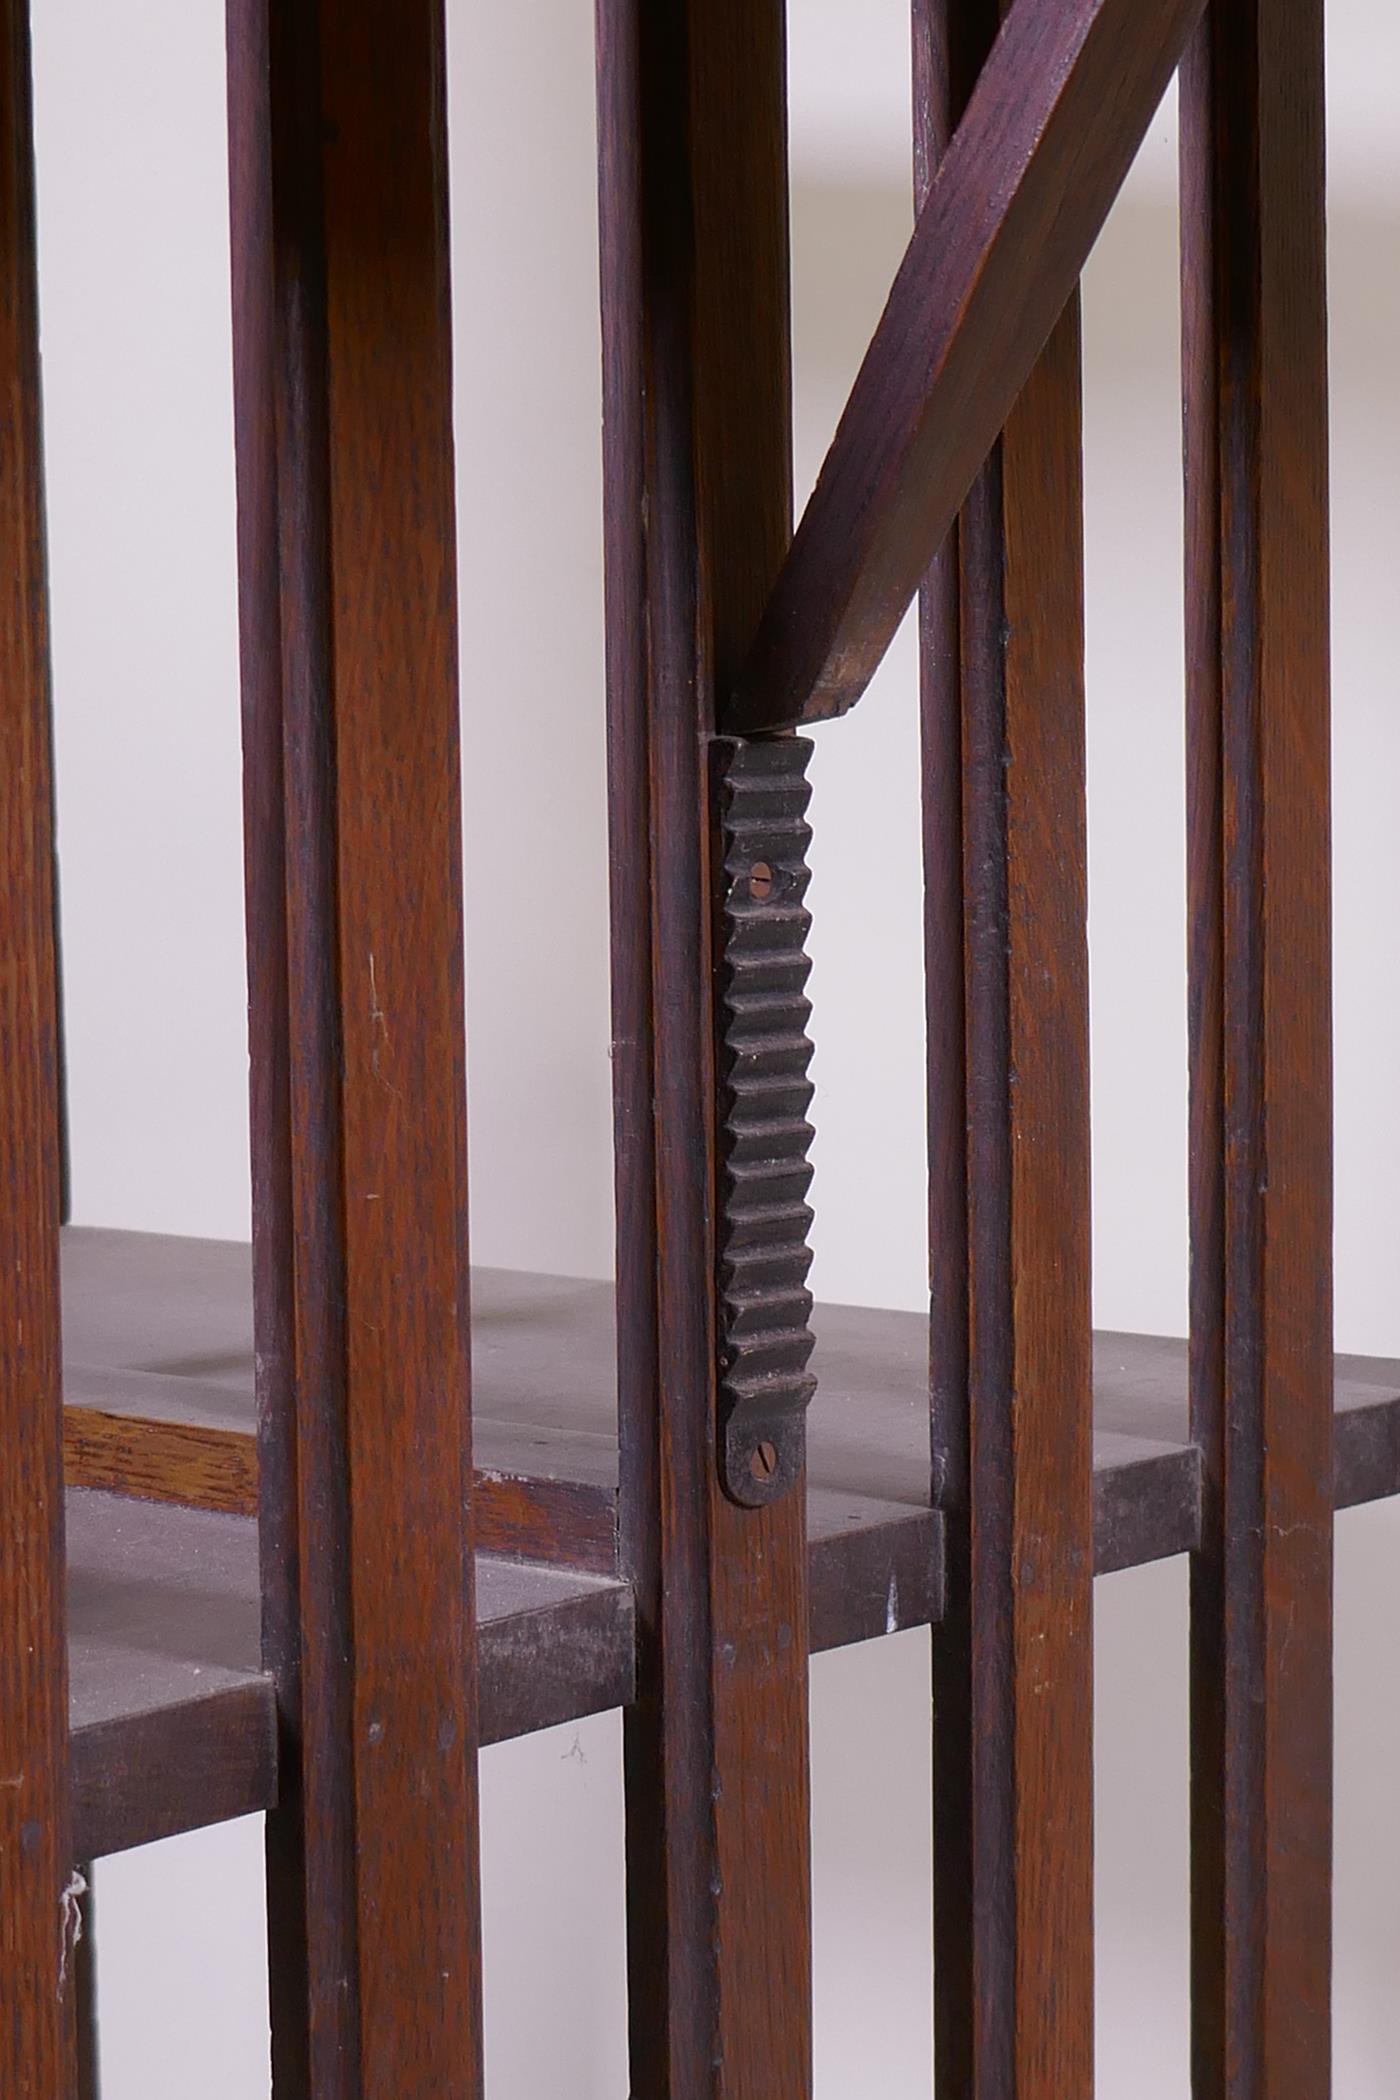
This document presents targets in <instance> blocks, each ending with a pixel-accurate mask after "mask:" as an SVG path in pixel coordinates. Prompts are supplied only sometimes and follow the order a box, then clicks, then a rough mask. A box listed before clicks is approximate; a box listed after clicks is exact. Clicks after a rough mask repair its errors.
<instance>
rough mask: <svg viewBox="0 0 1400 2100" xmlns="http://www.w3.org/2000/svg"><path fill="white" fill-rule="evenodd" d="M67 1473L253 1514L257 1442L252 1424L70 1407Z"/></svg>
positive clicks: (147, 1494)
mask: <svg viewBox="0 0 1400 2100" xmlns="http://www.w3.org/2000/svg"><path fill="white" fill-rule="evenodd" d="M63 1475H64V1479H65V1481H66V1482H67V1484H68V1486H69V1487H80V1488H109V1489H111V1490H112V1491H113V1492H114V1493H116V1494H120V1495H135V1496H138V1497H140V1498H141V1499H142V1500H145V1501H149V1502H178V1503H181V1504H183V1505H184V1507H186V1508H187V1509H221V1510H227V1511H228V1512H229V1513H230V1514H231V1515H235V1516H245V1517H251V1516H253V1515H255V1514H256V1511H257V1507H258V1446H257V1438H256V1437H255V1436H254V1434H253V1432H252V1430H251V1429H248V1430H246V1431H245V1430H236V1429H234V1430H226V1429H222V1430H221V1429H203V1428H199V1427H196V1426H193V1425H191V1424H188V1423H184V1422H161V1421H153V1420H151V1419H150V1418H149V1417H147V1416H143V1415H128V1414H118V1413H115V1412H113V1411H112V1410H109V1409H106V1408H97V1407H65V1408H64V1410H63Z"/></svg>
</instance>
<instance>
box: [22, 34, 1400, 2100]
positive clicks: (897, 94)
mask: <svg viewBox="0 0 1400 2100" xmlns="http://www.w3.org/2000/svg"><path fill="white" fill-rule="evenodd" d="M449 12H450V21H451V35H452V89H453V109H452V115H453V122H454V170H453V179H454V252H455V261H456V266H457V282H458V287H459V289H458V295H457V363H458V382H459V392H458V475H459V489H460V497H461V528H460V530H461V570H462V638H463V645H462V658H463V710H464V722H465V736H466V747H467V753H466V765H465V815H466V833H467V840H466V853H467V874H468V896H469V907H468V916H469V927H468V968H469V977H470V995H469V1034H470V1044H469V1049H470V1083H471V1104H470V1105H471V1113H472V1146H473V1152H472V1174H473V1206H474V1208H473V1236H474V1241H475V1247H476V1252H477V1255H478V1258H480V1259H482V1260H487V1261H494V1262H501V1263H506V1264H514V1265H519V1266H536V1267H540V1268H555V1269H562V1270H569V1271H574V1272H577V1273H591V1274H598V1275H602V1274H606V1273H607V1270H608V1267H609V1262H610V1231H611V1222H610V1185H609V1181H610V1169H609V1132H608V1065H607V1039H608V1016H607V971H606V921H605V913H606V898H605V867H606V862H605V854H606V842H605V832H604V809H603V710H602V647H601V612H600V588H601V586H600V557H599V546H598V517H599V504H600V495H599V463H598V414H599V408H598V378H597V355H598V348H597V320H596V257H595V247H594V224H593V209H594V207H593V167H592V154H593V126H592V100H591V95H592V88H591V48H590V39H591V9H590V8H589V7H588V6H587V4H586V0H547V4H546V0H540V4H537V5H535V6H533V7H530V8H511V9H501V8H486V7H482V6H475V5H470V4H468V0H450V9H449ZM221 15H222V10H221V8H220V6H219V0H144V4H143V5H142V6H141V7H140V8H137V9H113V8H110V7H109V6H106V5H103V4H101V0H34V16H35V38H36V71H37V97H38V104H37V107H38V124H39V148H40V214H41V244H42V266H43V311H44V353H45V380H46V387H47V418H48V422H47V428H48V448H49V450H48V463H49V474H50V491H51V496H50V514H51V547H52V575H53V598H54V663H55V684H56V705H57V721H58V756H59V821H60V850H61V854H62V880H63V902H64V936H65V949H66V964H67V988H68V1023H69V1031H70V1037H69V1056H70V1071H71V1110H72V1129H73V1160H74V1214H75V1216H76V1217H77V1218H78V1219H79V1220H80V1221H82V1222H86V1223H96V1224H124V1225H131V1226H141V1227H147V1228H159V1229H162V1230H166V1231H174V1232H191V1233H214V1234H224V1235H229V1236H233V1235H245V1234H246V1232H247V1212H248V1175H247V1137H246V1106H245V1082H246V1061H245V1048H244V1025H243V1006H244V994H243V962H242V926H241V861H240V843H239V789H238V732H237V696H236V658H235V637H234V570H233V525H232V487H233V480H232V457H231V446H232V436H231V423H230V407H229V360H228V347H227V345H228V294H227V282H226V277H227V249H226V224H225V217H226V202H225V188H224V160H223V155H224V133H223V84H222V20H221ZM791 17H792V44H793V62H792V76H793V97H794V103H793V165H794V297H795V314H796V337H797V402H796V408H797V433H798V477H799V484H800V485H802V486H805V485H806V483H808V482H809V481H810V479H811V476H812V475H813V474H814V472H815V470H816V467H817V465H818V463H819V461H820V457H821V452H822V448H823V446H824V444H825V442H826V439H827V437H828V435H829V433H830V430H831V427H832V424H833V420H834V417H835V414H836V412H837V409H838V408H839V405H840V402H841V400H842V398H843V396H844V393H845V390H846V387H847V385H848V384H849V380H850V378H851V376H852V374H853V371H854V368H855V364H856V362H857V360H858V358H859V355H860V352H861V349H862V348H863V346H864V343H865V341H866V339H867V337H868V334H869V331H870V328H871V326H872V325H873V322H874V320H875V318H876V316H877V314H878V312H879V308H880V305H881V303H882V301H883V297H884V292H885V290H886V288H887V286H888V281H889V277H890V274H891V272H892V269H893V266H894V263H895V261H896V260H897V258H898V255H899V252H900V249H901V247H902V243H903V240H904V238H905V236H906V232H907V226H908V221H909V211H910V207H909V201H908V176H907V168H906V162H905V157H904V146H903V143H902V142H903V140H904V139H905V138H906V136H907V114H906V112H907V107H908V59H907V51H906V34H905V19H906V18H905V8H904V5H903V0H863V4H862V5H860V6H859V7H857V6H854V5H852V4H851V0H839V4H838V0H793V5H792V8H791ZM1332 17H1333V19H1332V22H1331V37H1332V51H1331V78H1332V93H1333V104H1334V124H1335V130H1334V147H1333V187H1332V253H1333V371H1334V461H1335V470H1334V488H1335V525H1334V542H1335V565H1334V590H1335V651H1334V661H1335V672H1336V738H1335V744H1336V767H1337V821H1336V831H1337V841H1336V888H1337V921H1338V927H1337V1076H1338V1111H1337V1137H1338V1239H1337V1246H1338V1336H1339V1341H1340V1343H1341V1345H1342V1346H1343V1347H1351V1348H1356V1349H1366V1350H1376V1351H1384V1352H1387V1353H1400V1312H1398V1311H1397V1307H1396V1290H1395V1284H1396V1274H1397V1272H1396V1260H1395V1246H1396V1233H1395V1228H1394V1224H1393V1218H1392V1207H1391V1205H1390V1202H1389V1195H1390V1191H1391V1189H1392V1188H1393V1187H1394V1185H1395V1182H1396V1179H1397V1169H1400V1111H1397V1108H1396V1105H1395V1100H1394V1095H1395V1088H1394V1085H1393V1074H1394V1072H1395V1071H1396V1069H1397V1064H1400V952H1397V951H1398V949H1400V943H1398V942H1397V935H1396V925H1397V919H1396V913H1395V911H1394V909H1393V900H1394V898H1395V897H1396V895H1397V894H1400V830H1398V829H1397V827H1396V826H1395V824H1394V821H1393V815H1392V812H1393V807H1394V792H1395V791H1394V785H1393V784H1394V782H1395V781H1396V780H1397V779H1400V707H1397V704H1396V703H1397V700H1398V699H1400V672H1397V670H1396V666H1395V658H1394V651H1393V648H1392V646H1391V634H1390V629H1391V624H1392V621H1391V615H1392V611H1393V605H1394V588H1395V586H1394V579H1395V576H1396V574H1397V572H1398V571H1400V493H1397V491H1400V406H1397V389H1396V386H1395V379H1394V375H1395V371H1396V369H1397V361H1396V345H1397V342H1400V273H1397V271H1396V269H1395V268H1394V267H1393V264H1394V258H1395V255H1396V253H1397V233H1398V232H1400V144H1397V138H1400V126H1397V124H1396V112H1395V104H1394V82H1395V79H1396V76H1397V70H1400V67H1398V66H1397V61H1400V21H1397V18H1396V17H1395V16H1394V15H1393V13H1392V12H1391V11H1390V10H1385V9H1382V8H1381V7H1380V6H1379V5H1378V0H1333V7H1332ZM1172 167H1173V148H1172V143H1171V114H1170V111H1169V110H1168V111H1165V112H1164V113H1163V116H1162V117H1161V119H1160V120H1159V122H1158V124H1157V125H1156V126H1155V127H1154V131H1153V136H1152V138H1151V139H1150V140H1149V143H1148V146H1147V148H1146V149H1145V152H1144V155H1143V158H1142V161H1141V162H1140V164H1139V168H1138V170H1137V172H1136V174H1135V177H1134V181H1133V184H1132V186H1131V188H1130V191H1129V193H1128V195H1127V196H1126V197H1125V199H1124V201H1123V202H1122V203H1121V204H1120V206H1119V208H1118V210H1117V212H1116V213H1115V215H1114V218H1113V220H1112V221H1111V223H1110V226H1109V228H1108V230H1107V232H1106V233H1105V236H1104V239H1103V241H1102V243H1101V244H1100V248H1099V251H1098V252H1097V254H1096V256H1095V258H1094V261H1093V263H1092V265H1091V269H1090V272H1089V276H1088V280H1087V288H1086V366H1087V371H1086V482H1087V501H1088V519H1087V544H1088V567H1089V592H1090V598H1089V612H1090V625H1089V694H1090V768H1091V774H1090V816H1091V944H1092V962H1093V1022H1094V1059H1095V1066H1094V1082H1095V1092H1094V1109H1095V1157H1094V1166H1095V1232H1096V1265H1095V1290H1096V1300H1097V1304H1096V1311H1097V1317H1098V1319H1099V1321H1100V1323H1101V1324H1104V1325H1109V1326H1134V1327H1140V1328H1144V1329H1148V1330H1158V1331H1169V1330H1177V1331H1179V1330H1180V1329H1181V1328H1182V1326H1183V1324H1184V1293H1185V1253H1186V1234H1185V1145H1184V1085H1185V1034H1184V996H1183V986H1182V977H1183V954H1184V918H1183V908H1182V886H1183V865H1182V845H1181V832H1182V797H1183V785H1182V756H1181V640H1180V635H1181V613H1180V551H1179V550H1180V497H1179V487H1178V481H1179V452H1180V443H1179V410H1178V386H1179V378H1178V366H1177V356H1176V326H1177V323H1176V305H1175V288H1174V277H1175V251H1174V239H1175V236H1174V227H1173V204H1172ZM544 722H547V723H548V734H547V736H546V735H544V734H542V733H541V724H542V723H544ZM527 725H528V728H527ZM527 735H528V738H529V744H528V750H527V749H526V746H525V739H526V737H527ZM838 745H839V748H840V757H839V758H835V757H833V756H832V755H831V754H832V753H833V751H834V750H835V749H836V747H837V746H838ZM527 759H528V764H529V768H530V775H531V779H532V781H533V783H534V785H535V786H536V788H537V789H540V790H542V792H541V797H540V801H539V803H538V805H537V806H535V807H534V808H526V807H523V806H522V805H521V804H520V803H519V802H518V801H517V800H515V799H513V798H512V796H511V794H510V792H509V787H510V782H511V781H512V779H515V778H519V777H523V775H524V772H525V761H526V760H527ZM815 770H816V781H817V786H816V825H817V834H818V846H817V853H816V875H815V880H814V884H813V905H814V910H815V914H816V932H815V935H814V951H815V969H814V996H815V999H816V1003H817V1024H816V1026H817V1035H818V1042H819V1059H818V1066H817V1078H818V1083H819V1095H818V1111H817V1120H818V1123H819V1152H818V1189H817V1203H818V1210H819V1219H820V1222H819V1227H818V1272H817V1277H816V1282H817V1285H818V1288H819V1290H820V1291H821V1292H822V1293H823V1294H824V1295H826V1296H828V1297H834V1298H844V1299H847V1300H863V1301H865V1302H869V1303H877V1304H890V1305H916V1304H918V1303H919V1301H920V1298H921V1294H922V1290H923V1276H924V1273H925V1251H924V1240H923V1233H924V1225H923V1201H924V1198H923V1186H922V1178H921V1151H922V1145H921V1130H922V1115H923V1106H922V1078H921V1064H922V1049H921V1000H922V992H921V987H920V981H919V952H920V948H919V943H920V935H919V873H918V810H917V738H916V725H915V712H914V671H913V652H912V648H911V646H910V637H909V635H908V633H907V632H906V633H905V634H903V635H901V637H900V639H899V640H898V642H897V643H896V645H895V648H894V650H893V651H892V652H891V655H890V658H889V661H888V663H887V665H886V667H885V668H884V670H883V671H882V672H881V674H880V677H879V679H878V680H877V683H876V687H875V689H874V690H872V692H871V694H870V696H869V698H868V699H867V701H866V702H865V704H864V705H863V706H862V708H861V709H860V710H859V712H858V714H857V715H856V716H855V717H854V718H852V720H851V721H850V722H848V723H847V724H846V725H845V726H843V727H842V728H840V729H838V730H836V731H835V732H834V735H833V734H830V733H828V734H826V735H824V736H823V737H822V739H821V745H820V749H819V754H818V760H817V765H816V769H815ZM876 857H878V866H879V869H880V882H879V909H878V912H872V911H871V910H870V909H869V889H868V877H869V870H870V868H871V865H872V861H873V860H875V859H876ZM506 865H509V866H510V868H511V882H510V884H509V886H506V885H503V884H502V883H501V882H500V881H499V873H498V871H499V870H500V869H501V868H502V867H503V866H506ZM561 988H562V991H563V994H564V997H563V1001H562V1010H563V1011H564V1012H565V1013H566V1015H567V1022H566V1025H565V1026H564V1027H562V1028H561V1027H559V1026H558V1024H557V1022H556V1020H555V1019H554V1016H555V1014H556V1012H557V1011H558V1010H559V1006H560V1001H559V993H560V990H561ZM872 1076H873V1077H874V1078H875V1081H876V1083H875V1084H872V1083H871V1081H872ZM1397 1575H1400V1524H1397V1521H1396V1518H1395V1516H1394V1515H1393V1514H1391V1513H1390V1512H1388V1511H1386V1510H1384V1509H1382V1510H1372V1511H1364V1512H1358V1513H1354V1514H1350V1515H1348V1516H1346V1517H1344V1518H1343V1519H1342V1520H1341V1523H1340V1525H1339V1532H1338V1592H1337V1602H1338V1657H1337V1680H1338V1688H1337V1696H1338V1840H1339V1857H1338V1876H1337V1908H1338V1916H1337V2001H1338V2003H1337V2010H1338V2021H1337V2091H1338V2093H1339V2095H1344V2096H1346V2100H1369V2096H1370V2095H1372V2094H1377V2095H1378V2094H1380V2093H1382V2092H1383V2091H1388V2090H1392V2089H1393V2084H1394V2069H1393V2066H1394V2063H1395V2060H1396V2047H1397V2041H1400V2034H1397V2026H1398V2025H1400V2022H1397V2015H1396V2013H1395V2011H1394V2009H1393V2007H1394V2005H1395V2003H1396V1997H1395V1993H1394V1989H1393V1979H1394V1976H1395V1974H1396V1972H1397V1967H1398V1966H1400V1894H1397V1890H1400V1873H1397V1866H1400V1823H1398V1822H1397V1809H1396V1805H1395V1797H1394V1788H1393V1786H1392V1785H1391V1784H1389V1778H1390V1774H1391V1773H1392V1772H1393V1770H1394V1765H1395V1759H1396V1752H1397V1737H1400V1704H1397V1672H1396V1669H1395V1665H1394V1642H1393V1640H1392V1639H1391V1638H1390V1628H1391V1624H1392V1621H1393V1617H1394V1614H1393V1612H1392V1610H1391V1609H1390V1608H1389V1602H1388V1600H1389V1599H1390V1598H1391V1597H1392V1596H1393V1595H1394V1594H1395V1590H1396V1586H1397V1585H1396V1578H1397ZM1184 1606H1185V1579H1184V1568H1183V1567H1182V1566H1181V1565H1180V1564H1172V1565H1169V1566H1165V1567H1159V1568H1152V1569H1146V1570H1139V1571H1136V1572H1134V1573H1132V1574H1128V1575H1120V1576H1115V1577H1114V1578H1112V1579H1111V1580H1110V1581H1108V1582H1106V1583H1103V1584H1101V1585H1100V1586H1099V1589H1098V1592H1097V1607H1098V1651H1099V1687H1098V1702H1097V1707H1098V1710H1097V1721H1098V1731H1099V1733H1098V1745H1099V1803H1098V1832H1099V1835H1098V1843H1099V1870H1098V1875H1099V1928H1100V2010H1099V2030H1100V2032H1099V2043H1100V2091H1101V2092H1102V2093H1103V2094H1105V2095H1107V2096H1109V2100H1117V2096H1120V2095H1121V2096H1125V2100H1127V2096H1132V2100H1158V2096H1161V2100H1168V2096H1174V2100H1175V2096H1180V2095H1182V2094H1183V2093H1184V2092H1185V2090H1186V2054H1185V2021H1184V2010H1185V2002H1186V1864H1185V1831H1186V1795H1185V1773H1186V1734H1185V1716H1186V1707H1185V1691H1186V1673H1185V1663H1186V1636H1185V1609H1184ZM927 1660H928V1644H927V1637H926V1636H920V1635H912V1634H911V1635H901V1636H899V1637H898V1638H897V1639H895V1640H893V1641H888V1642H883V1643H879V1644H875V1645H872V1646H870V1647H867V1648H864V1649H860V1650H855V1651H850V1652H848V1653H845V1654H841V1655H836V1656H830V1657H824V1658H821V1659H819V1660H818V1661H817V1663H816V1664H815V1665H814V1667H813V1672H812V1693H813V1737H814V1740H813V1758H814V1825H815V1847H816V1926H817V1936H816V1963H817V2034H818V2085H819V2092H820V2094H821V2100H846V2096H855V2095H865V2094H871V2093H877V2094H879V2095H881V2096H882V2100H906V2096H908V2100H912V2096H914V2095H916V2094H923V2093H926V2092H927V2090H928V2084H929V2071H928V2065H929V2056H930V2049H929V2040H928V2030H929V2018H930V2012H929V2008H930V1991H929V1981H928V1943H929V1890H928V1875H927V1852H928V1809H927V1798H928V1743H927V1734H928V1731H927ZM618 1736H619V1731H618V1724H617V1721H616V1718H615V1717H610V1718H605V1719H601V1720H595V1721H592V1722H589V1723H587V1724H585V1725H584V1726H582V1727H580V1728H577V1729H568V1730H565V1731H558V1732H554V1733H551V1734H548V1735H544V1736H541V1737H538V1738H536V1739H534V1740H532V1741H528V1742H525V1743H520V1744H515V1745H511V1746H507V1747H505V1748H501V1749H494V1750H491V1751H489V1752H488V1753H487V1754H486V1756H485V1758H484V1760H483V1764H484V1790H485V1849H486V1880H487V1961H488V1974H487V1981H488V2002H489V2007H490V2026H489V2053H490V2069H491V2074H492V2091H493V2094H494V2095H495V2096H496V2100H540V2096H543V2095H545V2094H553V2093H555V2092H560V2091H567V2092H569V2093H570V2094H571V2095H574V2096H576V2100H616V2096H617V2095H619V2094H620V2093H622V2092H623V2091H624V2090H625V2067H624V2056H623V2041H622V2037H623V2017H624V2015H623V1982H622V1948H621V1914H622V1892H621V1803H620V1782H619V1769H618V1767H619V1759H618ZM260 1871H261V1869H260V1853H259V1846H258V1835H257V1830H256V1828H255V1826H253V1825H251V1824H250V1825H246V1826H235V1827H230V1828H227V1829H224V1830H220V1831H216V1832H213V1833H209V1834H205V1835H201V1836H197V1837H192V1838H186V1839H182V1840H178V1841H174V1842H172V1843H171V1844H169V1845H166V1846H163V1847H156V1848H152V1849H151V1850H150V1851H149V1852H146V1853H140V1854H134V1855H131V1856H129V1857H126V1858H122V1859H118V1860H113V1861H111V1862H108V1863H106V1864H104V1866H103V1867H102V1868H101V1870H100V1874H99V1904H100V1913H101V1918H102V1928H101V1937H100V1946H101V1988H102V2012H103V2031H104V2050H105V2071H106V2081H107V2082H106V2088H105V2090H106V2095H107V2100H137V2096H140V2100H177V2096H178V2100H186V2096H188V2095H189V2094H191V2093H194V2092H199V2093H200V2094H201V2095H204V2096H207V2100H257V2096H258V2095H260V2094H264V2093H265V2092H266V2088H267V2074H266V2035H265V2016H266V2015H265V1993H264V1988H263V1981H262V1973H261V1965H262V1953H261V1944H260V1938H261V1924H260V1909H259V1903H260V1890H259V1883H260ZM196 2065H197V2068H196ZM755 2100H759V2096H755Z"/></svg>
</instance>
